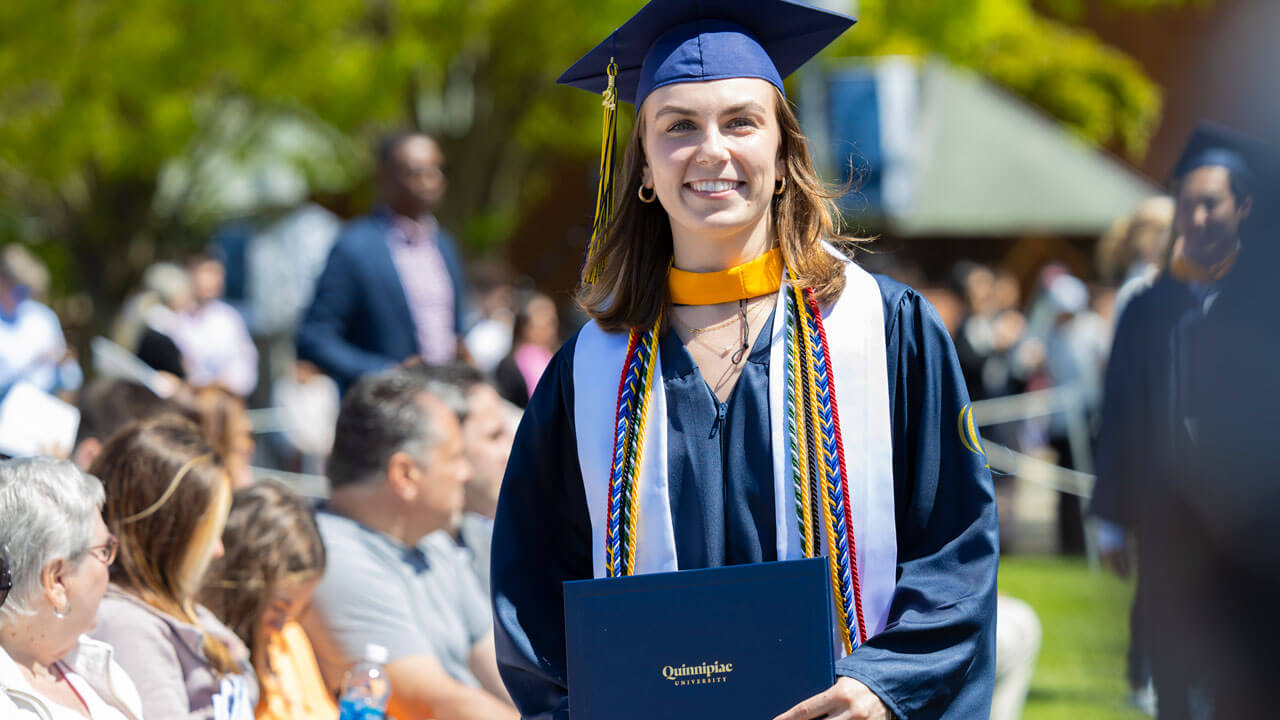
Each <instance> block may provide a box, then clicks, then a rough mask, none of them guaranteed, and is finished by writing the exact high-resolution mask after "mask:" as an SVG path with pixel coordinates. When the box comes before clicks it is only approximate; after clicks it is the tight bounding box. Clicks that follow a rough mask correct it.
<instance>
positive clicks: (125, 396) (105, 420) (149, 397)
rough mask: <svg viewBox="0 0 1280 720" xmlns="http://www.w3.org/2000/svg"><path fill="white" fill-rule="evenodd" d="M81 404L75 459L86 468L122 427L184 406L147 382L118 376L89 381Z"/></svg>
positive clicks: (72, 456) (73, 455)
mask: <svg viewBox="0 0 1280 720" xmlns="http://www.w3.org/2000/svg"><path fill="white" fill-rule="evenodd" d="M77 407H78V408H79V410H80V426H79V427H78V428H77V429H76V446H75V450H74V451H73V452H72V454H71V459H72V460H73V461H74V462H75V464H76V466H78V467H79V468H80V469H82V470H84V469H88V467H89V466H90V465H92V464H93V461H94V459H95V458H97V457H98V453H100V452H102V446H103V445H104V444H106V442H107V440H109V439H110V438H111V436H112V435H114V434H115V433H116V431H117V430H119V429H120V428H122V427H124V426H125V425H128V424H129V423H131V422H133V421H134V420H142V419H144V418H149V417H151V416H153V415H159V414H161V413H164V412H177V411H179V409H180V408H179V406H178V405H177V404H176V403H174V402H171V401H169V400H165V399H163V398H161V397H160V396H158V395H156V394H155V393H153V392H151V390H150V389H149V388H147V387H146V386H145V385H139V384H138V383H135V382H130V381H128V380H117V379H115V378H100V379H98V380H94V381H93V382H91V383H89V385H88V386H87V387H86V388H85V389H84V391H83V392H81V393H80V400H79V403H78V404H77Z"/></svg>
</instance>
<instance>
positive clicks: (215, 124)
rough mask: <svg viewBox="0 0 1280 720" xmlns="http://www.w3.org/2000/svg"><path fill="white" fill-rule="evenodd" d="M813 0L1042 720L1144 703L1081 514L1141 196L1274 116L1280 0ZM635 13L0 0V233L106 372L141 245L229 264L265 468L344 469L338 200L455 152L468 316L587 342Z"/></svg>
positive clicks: (1277, 122) (455, 215)
mask: <svg viewBox="0 0 1280 720" xmlns="http://www.w3.org/2000/svg"><path fill="white" fill-rule="evenodd" d="M820 4H823V5H825V6H828V7H831V8H832V9H836V10H841V11H844V12H848V13H850V14H853V15H856V16H857V17H858V18H859V23H858V24H857V25H856V26H855V27H854V28H853V30H851V31H850V32H848V33H847V34H846V35H845V36H844V37H843V38H842V39H841V40H839V41H838V42H837V43H836V44H835V45H834V46H832V47H831V48H829V49H828V50H827V51H826V52H824V53H823V54H822V55H821V56H820V58H819V60H818V61H815V62H812V63H810V64H809V66H807V67H806V68H804V69H803V70H802V71H801V72H800V73H798V74H797V75H796V76H794V77H793V78H791V79H790V80H789V81H788V90H789V95H790V97H791V98H792V100H793V101H794V102H795V104H796V106H797V108H798V111H799V113H800V116H801V118H802V122H803V124H804V127H805V130H806V134H807V135H808V137H809V138H810V140H811V141H812V150H813V152H814V153H815V156H816V158H817V160H818V164H819V166H820V169H821V170H822V172H823V174H824V176H825V177H826V178H827V179H828V180H830V181H832V182H834V183H839V182H844V181H852V188H853V191H852V192H851V193H850V194H849V195H848V196H846V197H845V198H843V199H842V201H841V207H842V209H843V210H844V211H845V213H846V221H847V230H848V232H849V233H851V234H854V235H858V236H862V237H871V236H874V237H876V238H877V239H876V241H875V242H874V243H873V244H872V245H870V246H869V249H868V252H867V253H866V254H864V255H863V256H862V261H863V262H864V263H865V264H866V265H868V266H870V267H872V268H874V269H875V270H877V271H881V272H887V273H890V274H892V275H894V276H896V277H898V278H899V279H902V280H904V281H906V282H909V283H910V284H912V285H913V286H916V287H917V288H919V289H921V290H922V291H923V292H924V293H925V294H926V295H927V296H928V297H929V299H930V300H931V301H932V302H933V303H934V305H935V306H936V307H937V309H938V310H939V312H940V313H941V315H942V317H943V319H944V320H945V321H946V322H947V324H948V326H949V328H950V329H951V331H952V332H953V334H954V335H955V337H956V339H957V344H958V345H959V346H960V348H961V359H962V362H964V363H965V369H966V374H967V376H968V377H967V380H968V381H969V382H970V388H969V389H970V392H971V394H972V395H973V396H974V398H975V400H976V401H977V402H976V404H975V418H976V420H977V421H978V423H979V424H980V425H982V426H983V428H982V429H983V435H984V437H986V438H987V440H988V443H989V448H988V449H989V454H990V456H991V459H992V463H993V467H996V469H997V470H998V471H1000V472H1001V475H1000V477H998V478H997V488H998V494H999V500H1000V503H1001V508H1000V510H1001V523H1002V535H1003V537H1002V545H1003V548H1002V549H1003V550H1004V552H1005V553H1006V557H1005V562H1004V564H1003V568H1002V587H1003V588H1004V589H1005V590H1006V591H1007V592H1008V593H1010V594H1011V595H1014V596H1017V597H1020V598H1022V599H1023V600H1026V601H1027V602H1029V603H1030V604H1031V606H1032V607H1033V608H1035V610H1036V612H1037V613H1038V615H1039V617H1040V622H1041V625H1042V627H1043V643H1042V647H1041V654H1040V659H1039V662H1038V665H1037V674H1036V676H1035V680H1034V681H1033V684H1032V689H1031V695H1030V699H1029V702H1028V705H1027V707H1026V711H1025V713H1024V717H1027V718H1068V717H1070V718H1080V717H1088V718H1107V717H1116V718H1121V717H1141V716H1142V715H1141V713H1140V712H1139V711H1138V710H1137V709H1135V708H1134V707H1133V706H1132V704H1131V703H1130V702H1129V700H1131V698H1128V697H1127V693H1128V692H1129V688H1128V685H1127V683H1126V680H1125V676H1124V664H1125V661H1124V653H1125V650H1126V648H1127V646H1128V633H1127V624H1128V603H1129V593H1130V592H1131V591H1130V589H1129V585H1128V583H1126V582H1124V581H1121V580H1117V579H1115V578H1113V577H1111V576H1109V575H1107V574H1105V573H1103V572H1101V571H1100V570H1099V569H1098V568H1099V564H1098V562H1097V554H1096V552H1095V551H1094V548H1093V547H1092V542H1091V539H1090V538H1091V536H1090V535H1089V533H1087V532H1086V523H1085V520H1084V519H1083V518H1082V513H1081V509H1082V507H1087V498H1088V495H1089V492H1090V488H1091V486H1092V476H1091V474H1090V473H1091V471H1092V459H1091V444H1092V442H1091V435H1092V432H1093V429H1094V423H1095V421H1096V417H1097V412H1098V409H1099V402H1100V392H1101V387H1100V382H1101V380H1100V379H1101V375H1102V372H1103V366H1104V363H1105V361H1106V358H1107V352H1108V348H1109V343H1110V338H1111V332H1112V328H1113V326H1114V321H1115V309H1114V300H1115V296H1116V290H1117V288H1119V286H1120V285H1121V284H1122V283H1123V282H1124V281H1125V279H1126V278H1127V277H1128V276H1129V274H1130V272H1131V270H1132V268H1133V265H1134V262H1135V258H1136V255H1135V253H1136V251H1135V249H1134V247H1133V246H1132V245H1133V243H1134V242H1136V240H1134V239H1133V237H1134V233H1132V232H1130V228H1131V227H1132V224H1133V221H1132V220H1131V219H1130V216H1131V214H1132V213H1133V212H1134V211H1135V210H1136V209H1137V208H1138V207H1139V205H1141V204H1142V203H1143V201H1144V200H1147V199H1148V198H1151V197H1154V196H1157V195H1160V194H1162V193H1164V192H1166V191H1167V179H1168V175H1169V173H1170V171H1171V169H1172V168H1173V166H1174V163H1175V161H1176V159H1177V157H1178V154H1179V153H1180V151H1181V149H1182V146H1183V144H1184V143H1185V141H1186V139H1187V138H1188V136H1189V135H1190V134H1191V132H1192V130H1193V129H1194V128H1195V126H1196V125H1197V124H1198V123H1199V122H1201V121H1202V120H1214V121H1217V122H1219V123H1222V124H1224V125H1228V126H1231V127H1234V128H1237V129H1239V130H1241V131H1244V132H1246V133H1249V134H1252V135H1254V136H1256V137H1259V138H1262V139H1264V140H1270V141H1271V142H1273V143H1274V142H1276V141H1277V140H1278V139H1280V93H1277V92H1275V91H1274V90H1275V72H1276V70H1277V69H1280V43H1278V42H1276V38H1277V37H1280V3H1277V2H1271V1H1269V0H1038V1H1034V2H1033V1H1032V0H829V1H828V2H825V3H820ZM638 6H639V3H638V2H637V0H594V1H593V2H584V1H583V0H466V1H463V0H308V1H306V2H302V1H299V0H221V1H220V2H188V1H186V0H129V1H128V2H125V1H123V0H59V1H50V2H44V1H38V0H10V1H9V2H3V3H0V245H18V246H21V247H22V248H25V250H26V251H29V253H30V255H31V256H32V257H31V258H30V259H31V260H33V261H34V262H31V263H29V267H30V268H31V273H32V274H31V275H30V276H29V277H30V282H29V283H28V285H29V286H30V287H31V290H32V292H33V293H34V295H35V297H37V299H41V300H42V301H44V302H46V303H47V304H48V305H50V306H51V307H52V308H53V309H54V310H55V311H56V312H57V314H58V316H59V318H60V320H61V323H62V326H63V329H64V332H65V334H66V336H67V341H68V345H69V349H70V354H69V356H68V358H67V362H68V363H70V364H75V365H78V366H79V367H80V368H82V369H83V372H84V373H85V374H86V375H87V376H89V377H92V376H93V375H94V374H95V372H97V368H95V363H96V362H98V359H97V358H95V356H94V355H93V353H92V352H91V349H90V347H91V346H90V340H91V338H93V337H95V336H107V337H110V336H112V333H113V326H115V325H116V324H117V323H116V320H117V318H118V316H119V315H120V313H121V311H122V308H124V307H126V301H127V299H128V298H130V296H131V295H133V294H134V293H136V292H137V291H138V289H139V283H140V280H141V278H142V275H143V272H144V271H145V270H146V269H147V268H148V267H150V266H151V265H153V264H154V263H156V262H158V261H164V260H169V261H177V262H182V261H184V260H185V259H186V258H187V257H188V256H190V255H191V254H192V253H194V252H200V251H204V252H208V253H210V254H212V255H214V256H215V257H217V258H218V259H220V260H221V261H222V262H223V263H224V264H225V266H226V273H227V274H226V292H225V296H226V299H227V301H228V302H230V303H231V304H232V305H233V306H234V307H235V308H236V309H237V310H239V311H240V312H241V313H242V314H243V317H244V319H245V321H246V323H247V325H248V327H249V329H250V331H251V332H252V334H253V337H254V341H255V344H256V345H257V347H258V350H259V357H260V363H259V365H260V367H259V382H258V384H257V386H256V388H255V389H254V390H253V392H252V394H251V395H250V396H249V405H250V407H252V408H255V409H256V412H255V414H254V420H255V423H256V425H257V432H258V437H259V442H258V444H257V450H256V454H255V457H254V462H255V464H256V465H258V466H260V467H263V468H273V469H287V470H291V471H296V472H299V473H301V474H299V475H297V476H296V480H297V482H298V483H300V484H301V485H302V486H304V487H306V488H311V489H312V490H314V491H315V492H322V488H321V489H318V490H317V489H315V488H316V486H314V485H313V484H312V485H308V483H309V482H312V481H314V480H315V478H314V477H313V475H314V474H315V473H316V472H317V471H318V469H319V468H320V467H321V464H320V463H321V462H322V458H320V459H316V458H307V457H300V456H299V454H298V453H297V452H296V449H297V448H296V447H294V446H293V445H288V443H285V442H277V441H276V439H278V437H277V436H281V435H284V434H287V433H286V430H287V429H286V428H283V427H282V423H281V422H280V421H279V419H278V417H277V414H276V413H274V412H273V411H272V409H271V408H273V407H275V406H276V405H277V404H278V403H279V395H278V393H275V392H273V390H274V387H273V386H274V384H275V381H276V380H277V379H278V378H284V377H290V378H292V377H294V375H295V370H296V369H295V367H294V351H293V345H292V338H293V333H294V330H295V328H296V325H297V322H298V319H299V315H300V313H301V312H302V311H303V309H304V308H305V306H306V304H307V303H308V302H309V301H310V297H311V292H312V285H311V283H312V282H313V281H314V278H315V276H316V274H317V273H318V272H319V270H320V268H321V267H322V265H323V263H324V260H325V257H326V254H327V251H328V248H329V246H330V244H331V243H332V241H333V238H334V235H335V234H336V232H337V230H338V228H339V226H340V223H342V222H343V221H345V220H347V219H350V218H353V217H356V216H358V215H361V214H363V213H365V212H368V211H369V210H370V209H371V208H372V207H373V206H374V204H375V202H376V196H375V191H374V188H373V184H372V182H371V170H372V166H373V157H372V148H373V146H374V143H375V142H376V140H377V138H378V137H379V136H380V135H382V134H384V133H386V132H388V131H391V130H396V129H402V128H417V129H420V130H422V131H425V132H426V133H428V134H430V135H432V136H434V137H435V138H437V139H438V140H439V142H440V143H441V145H442V147H443V149H444V153H445V155H446V158H447V167H446V173H447V178H448V191H447V197H446V199H445V202H444V204H443V206H442V207H441V209H440V211H439V212H438V217H439V220H440V222H441V223H442V224H443V225H444V226H445V227H447V228H449V229H450V230H452V231H453V233H454V234H455V235H456V236H457V237H458V238H459V240H460V243H461V244H462V246H463V248H464V252H465V254H466V259H467V267H468V274H469V276H470V280H471V285H470V289H471V292H472V296H473V297H472V308H471V311H472V322H473V323H477V324H479V323H482V322H486V323H488V324H487V325H486V326H487V327H489V328H490V329H492V327H493V324H492V323H498V325H499V326H501V324H502V323H507V324H508V325H509V323H510V316H511V307H510V302H511V300H510V298H511V293H512V290H513V288H515V289H516V290H520V289H533V288H536V289H538V290H541V291H543V292H545V293H547V294H549V295H551V296H552V297H553V298H554V299H555V300H556V302H557V304H558V305H559V307H560V311H561V328H562V331H564V332H565V333H567V332H571V331H572V330H573V329H575V328H576V327H577V325H578V324H579V323H580V322H581V321H580V320H575V318H577V317H578V316H577V315H576V314H575V312H574V310H573V308H572V307H571V303H570V301H569V293H570V291H571V290H572V288H573V285H574V282H575V279H576V273H577V270H578V267H579V264H580V262H581V258H582V253H583V251H584V249H585V245H586V241H587V236H588V233H589V232H590V223H591V211H592V207H593V202H594V192H595V186H596V177H595V173H596V167H597V162H598V158H597V153H598V152H599V147H600V102H599V100H598V99H597V98H592V97H589V96H588V95H586V94H585V93H581V92H578V91H574V90H570V89H566V88H561V87H557V86H556V85H555V84H554V79H555V78H556V77H557V76H558V75H559V73H560V72H561V71H562V70H563V69H564V68H565V67H567V66H568V65H569V64H570V63H571V62H572V61H573V60H575V59H576V58H578V57H579V56H580V55H581V54H582V53H583V52H585V51H586V50H587V49H589V48H590V47H591V46H593V45H594V44H595V42H597V41H598V40H599V38H601V37H603V36H605V35H606V34H607V33H608V32H609V31H610V30H612V29H613V27H615V26H616V25H617V24H618V23H619V22H621V21H622V20H623V19H625V18H626V17H628V16H629V15H630V14H631V13H632V12H633V11H634V10H635V9H636V8H637V7H638ZM621 115H622V116H623V126H624V127H623V131H624V132H625V131H626V130H627V126H629V120H630V117H629V115H630V110H629V109H627V110H624V111H623V112H622V113H621ZM1064 316H1069V317H1068V318H1067V320H1065V321H1064ZM975 318H976V320H975ZM490 340H492V337H491V335H490V336H485V337H477V338H476V339H475V340H474V342H476V343H483V342H488V341H490ZM468 342H469V343H470V342H472V339H470V338H469V339H468ZM507 342H508V343H509V340H507ZM1064 348H1067V349H1064ZM966 353H969V355H968V356H966ZM476 354H477V356H481V355H482V356H483V357H490V356H492V354H493V349H491V348H490V349H485V348H481V349H480V351H478V352H477V353H476ZM1062 356H1068V357H1069V359H1070V362H1065V361H1061V359H1060V358H1061V357H1062ZM497 357H498V358H500V357H501V354H498V355H497ZM490 369H492V368H490ZM75 384H76V383H75V382H73V381H68V386H67V387H66V388H64V390H67V391H73V390H74V387H71V386H72V385H75ZM273 438H276V439H273ZM295 445H296V443H295ZM286 446H287V447H293V451H290V452H286V451H284V450H281V449H280V448H282V447H286ZM319 454H320V455H323V453H319ZM303 455H305V453H303ZM307 473H311V475H308V474H307Z"/></svg>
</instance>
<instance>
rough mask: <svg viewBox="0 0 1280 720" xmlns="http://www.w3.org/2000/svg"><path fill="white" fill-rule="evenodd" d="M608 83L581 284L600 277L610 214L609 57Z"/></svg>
mask: <svg viewBox="0 0 1280 720" xmlns="http://www.w3.org/2000/svg"><path fill="white" fill-rule="evenodd" d="M608 75H609V85H608V87H606V88H605V89H604V100H603V105H604V128H603V130H602V132H601V138H600V184H599V185H598V186H597V188H596V216H595V220H594V221H593V222H592V223H591V242H590V243H588V244H587V254H586V257H585V258H584V260H583V283H584V284H586V285H593V284H595V282H596V281H597V280H599V279H600V270H601V267H600V266H599V264H598V263H597V262H596V253H597V252H599V250H600V245H601V244H602V243H603V242H604V234H605V230H606V228H607V226H608V224H609V217H610V216H611V215H613V166H614V146H615V145H616V144H617V136H618V86H617V77H618V65H617V63H615V62H614V60H613V58H609V68H608Z"/></svg>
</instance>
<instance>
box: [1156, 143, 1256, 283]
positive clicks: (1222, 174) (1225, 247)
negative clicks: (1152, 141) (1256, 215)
mask: <svg viewBox="0 0 1280 720" xmlns="http://www.w3.org/2000/svg"><path fill="white" fill-rule="evenodd" d="M1250 205H1251V203H1250V200H1249V198H1247V197H1246V198H1237V197H1236V193H1235V191H1234V190H1233V189H1232V187H1231V171H1229V170H1227V168H1225V167H1221V166H1217V165H1206V166H1205V167H1201V168H1197V169H1195V170H1192V171H1191V172H1189V173H1187V175H1186V177H1184V178H1183V179H1182V182H1181V184H1180V185H1179V188H1178V205H1177V211H1176V214H1175V216H1174V231H1175V232H1176V233H1177V235H1178V236H1180V237H1181V238H1182V239H1183V240H1184V242H1185V246H1184V247H1185V250H1186V252H1187V254H1188V255H1190V256H1191V259H1193V260H1195V261H1196V262H1198V263H1200V264H1202V265H1212V264H1214V263H1216V262H1218V261H1220V260H1222V259H1223V258H1224V257H1226V256H1227V255H1229V254H1230V253H1231V252H1232V251H1233V250H1234V249H1235V247H1236V238H1237V237H1238V235H1239V232H1240V223H1242V222H1244V220H1245V218H1247V217H1248V216H1249V209H1250Z"/></svg>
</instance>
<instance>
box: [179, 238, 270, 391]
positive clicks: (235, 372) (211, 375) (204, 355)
mask: <svg viewBox="0 0 1280 720" xmlns="http://www.w3.org/2000/svg"><path fill="white" fill-rule="evenodd" d="M187 273H188V275H189V276H190V278H191V296H192V300H193V301H192V303H191V304H190V305H189V306H188V307H187V309H186V312H184V313H182V314H181V315H180V316H179V317H178V321H177V323H176V324H175V325H174V327H173V332H172V337H173V341H174V342H175V343H177V345H178V349H179V350H181V351H182V360H183V365H184V366H185V367H186V368H187V380H188V382H190V383H191V384H192V385H195V386H197V387H203V386H205V385H221V386H223V387H225V388H227V389H228V390H230V391H231V392H234V393H235V394H236V395H239V396H240V397H248V396H249V394H250V393H252V392H253V389H254V387H256V386H257V384H258V349H257V347H255V346H254V344H253V338H251V337H250V336H249V329H248V328H247V327H245V324H244V318H242V317H241V316H240V313H239V312H237V311H236V309H235V308H233V307H231V306H230V305H228V304H227V303H225V302H223V301H222V295H223V291H224V290H225V289H226V280H227V270H226V267H224V266H223V264H222V262H221V261H220V260H217V259H216V258H212V257H209V256H208V255H196V256H195V257H193V258H191V259H190V260H188V261H187Z"/></svg>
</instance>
